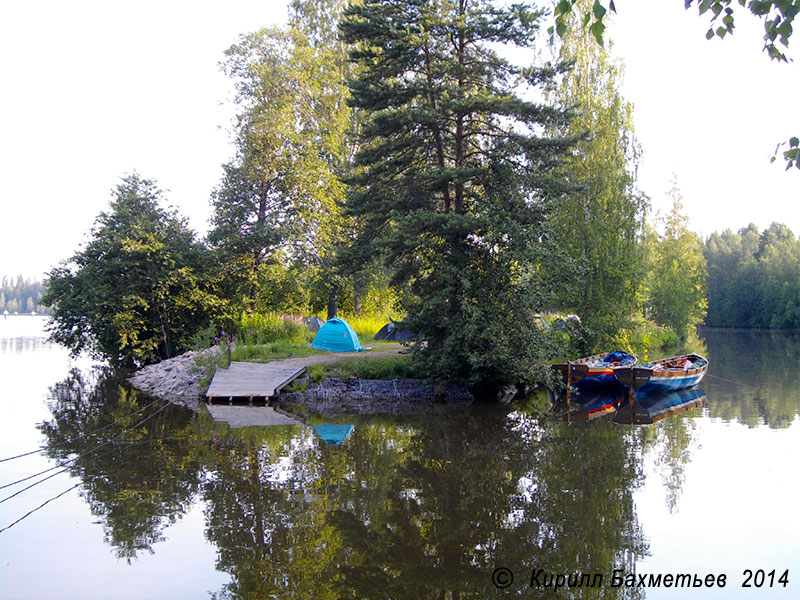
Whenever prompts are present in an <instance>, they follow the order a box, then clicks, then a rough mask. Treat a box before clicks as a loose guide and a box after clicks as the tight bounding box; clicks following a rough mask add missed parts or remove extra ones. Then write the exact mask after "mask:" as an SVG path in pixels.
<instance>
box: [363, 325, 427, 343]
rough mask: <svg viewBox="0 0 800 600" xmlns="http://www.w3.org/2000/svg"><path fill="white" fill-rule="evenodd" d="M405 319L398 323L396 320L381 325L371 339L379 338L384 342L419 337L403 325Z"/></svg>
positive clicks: (404, 340) (407, 340)
mask: <svg viewBox="0 0 800 600" xmlns="http://www.w3.org/2000/svg"><path fill="white" fill-rule="evenodd" d="M404 323H405V321H402V322H400V323H398V322H396V321H389V322H388V323H387V324H386V325H384V326H383V327H381V330H380V331H379V332H378V333H376V334H375V337H374V338H372V339H373V340H380V341H384V342H413V341H414V340H417V339H419V335H417V334H415V333H411V332H410V331H409V330H408V329H406V328H405V327H404Z"/></svg>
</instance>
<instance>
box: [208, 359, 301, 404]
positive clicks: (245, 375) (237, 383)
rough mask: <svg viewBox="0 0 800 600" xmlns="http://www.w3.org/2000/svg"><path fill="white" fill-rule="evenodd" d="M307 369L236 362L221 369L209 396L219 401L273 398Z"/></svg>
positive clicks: (293, 366) (214, 379)
mask: <svg viewBox="0 0 800 600" xmlns="http://www.w3.org/2000/svg"><path fill="white" fill-rule="evenodd" d="M305 370H306V368H305V367H303V366H296V365H281V364H276V363H243V362H232V363H231V366H230V367H228V368H227V369H217V372H216V373H215V374H214V378H213V379H212V380H211V385H209V386H208V391H207V392H206V396H207V397H208V398H209V400H212V401H213V400H214V399H218V398H226V399H229V398H250V399H251V400H252V399H253V398H269V397H271V396H274V395H275V394H277V393H278V392H279V391H281V388H283V387H284V386H286V385H287V384H289V383H290V382H292V381H293V380H294V379H296V378H297V377H299V376H300V375H302V374H303V373H304V372H305Z"/></svg>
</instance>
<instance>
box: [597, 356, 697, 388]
mask: <svg viewBox="0 0 800 600" xmlns="http://www.w3.org/2000/svg"><path fill="white" fill-rule="evenodd" d="M707 370H708V360H707V359H705V358H703V357H702V356H700V355H699V354H684V355H681V356H671V357H669V358H662V359H659V360H654V361H652V362H648V363H642V364H641V365H630V366H619V367H614V369H613V372H614V377H616V378H617V380H618V381H619V382H620V383H622V385H624V386H625V387H627V388H632V389H633V390H635V391H636V392H637V394H651V393H655V392H669V391H675V390H684V389H687V388H690V387H692V386H695V385H697V384H698V383H700V381H701V380H702V379H703V376H704V375H705V374H706V371H707Z"/></svg>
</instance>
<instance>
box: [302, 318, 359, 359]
mask: <svg viewBox="0 0 800 600" xmlns="http://www.w3.org/2000/svg"><path fill="white" fill-rule="evenodd" d="M311 347H312V348H316V349H317V350H327V351H328V352H362V351H363V350H364V348H362V347H361V344H360V343H359V341H358V336H357V335H356V332H355V331H353V328H352V327H350V324H349V323H348V322H347V321H345V320H344V319H339V318H338V317H334V318H333V319H330V320H329V321H327V322H326V323H325V324H324V325H323V326H322V327H320V328H319V331H318V332H317V335H316V336H315V337H314V341H313V342H311Z"/></svg>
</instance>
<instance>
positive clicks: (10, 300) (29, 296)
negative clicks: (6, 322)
mask: <svg viewBox="0 0 800 600" xmlns="http://www.w3.org/2000/svg"><path fill="white" fill-rule="evenodd" d="M46 289H47V287H46V286H45V285H44V284H43V283H40V282H38V281H30V280H29V279H25V278H23V277H22V275H18V276H17V278H16V280H15V279H13V278H9V277H3V279H2V284H1V285H0V313H5V311H8V312H9V314H14V313H29V314H30V313H31V312H33V311H35V312H36V314H49V313H50V309H49V308H46V307H44V306H41V305H40V304H39V301H40V299H41V298H42V296H43V295H44V292H45V290H46Z"/></svg>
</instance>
